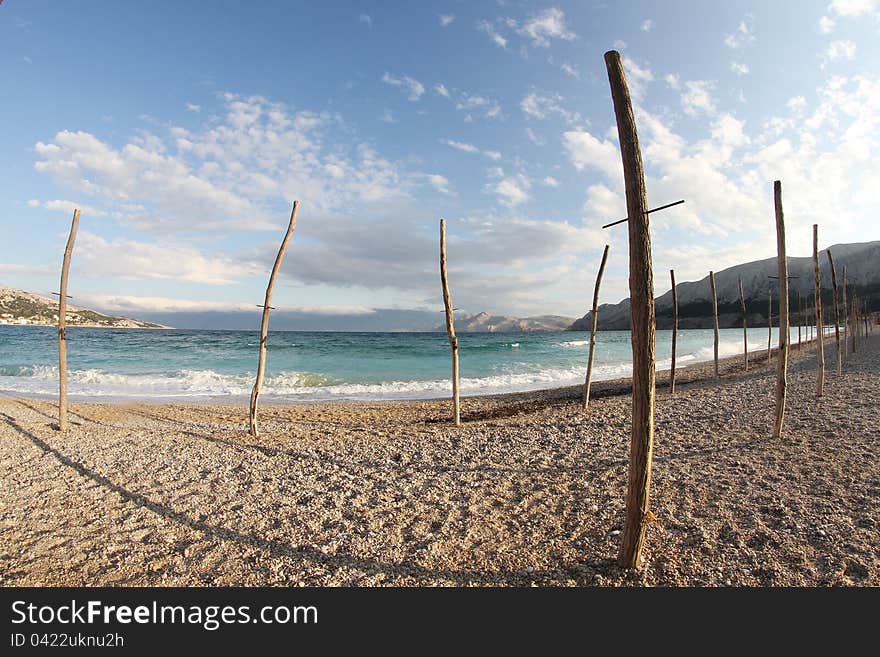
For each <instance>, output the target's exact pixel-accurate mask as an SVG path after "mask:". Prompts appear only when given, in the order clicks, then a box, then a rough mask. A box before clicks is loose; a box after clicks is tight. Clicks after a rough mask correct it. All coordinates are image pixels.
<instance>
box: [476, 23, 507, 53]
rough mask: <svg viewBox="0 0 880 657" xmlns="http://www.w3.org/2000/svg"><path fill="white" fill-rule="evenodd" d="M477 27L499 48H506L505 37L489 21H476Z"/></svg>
mask: <svg viewBox="0 0 880 657" xmlns="http://www.w3.org/2000/svg"><path fill="white" fill-rule="evenodd" d="M477 29H478V30H479V31H480V32H485V33H486V34H487V35H488V37H489V38H490V39H492V42H493V43H494V44H495V45H496V46H498V47H499V48H507V39H506V38H505V37H504V36H502V35H501V34H500V33H499V32H498V30H496V29H495V27H494V26H493V25H492V23H490V22H489V21H480V22H478V23H477Z"/></svg>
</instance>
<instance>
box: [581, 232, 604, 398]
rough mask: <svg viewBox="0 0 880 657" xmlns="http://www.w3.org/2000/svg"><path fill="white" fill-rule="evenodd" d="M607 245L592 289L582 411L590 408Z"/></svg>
mask: <svg viewBox="0 0 880 657" xmlns="http://www.w3.org/2000/svg"><path fill="white" fill-rule="evenodd" d="M608 248H609V247H608V245H607V244H606V245H605V250H604V251H603V252H602V264H601V265H599V274H598V275H597V276H596V287H595V288H594V289H593V325H592V327H591V328H590V355H589V358H588V359H587V379H586V381H585V382H584V410H587V408H589V406H590V382H591V381H592V378H593V354H594V352H595V350H596V328H597V324H598V320H599V286H600V285H601V284H602V274H603V273H604V271H605V263H606V262H607V260H608Z"/></svg>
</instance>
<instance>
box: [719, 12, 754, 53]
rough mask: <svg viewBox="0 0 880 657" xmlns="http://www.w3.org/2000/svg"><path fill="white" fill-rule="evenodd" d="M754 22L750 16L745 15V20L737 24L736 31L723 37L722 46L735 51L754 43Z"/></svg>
mask: <svg viewBox="0 0 880 657" xmlns="http://www.w3.org/2000/svg"><path fill="white" fill-rule="evenodd" d="M754 22H755V20H754V17H753V16H752V15H751V14H746V16H745V18H743V19H742V20H741V21H740V22H739V25H738V26H737V28H736V31H735V32H734V33H733V34H728V35H727V36H725V37H724V45H726V46H727V47H728V48H734V49H737V48H744V47H745V46H747V45H749V44H751V43H754V41H755V33H754Z"/></svg>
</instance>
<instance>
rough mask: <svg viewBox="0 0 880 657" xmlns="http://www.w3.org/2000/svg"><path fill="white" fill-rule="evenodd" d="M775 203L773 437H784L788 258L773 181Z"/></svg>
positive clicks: (779, 196) (779, 185) (778, 187)
mask: <svg viewBox="0 0 880 657" xmlns="http://www.w3.org/2000/svg"><path fill="white" fill-rule="evenodd" d="M773 204H774V206H775V209H776V252H777V255H776V259H777V267H778V269H779V354H778V358H777V361H776V422H775V424H774V425H773V437H774V438H781V437H782V424H783V420H784V419H785V393H786V388H787V385H788V380H787V376H788V342H789V335H788V334H789V330H788V259H787V258H786V255H785V217H784V216H783V213H782V183H781V182H780V181H778V180H776V181H774V183H773Z"/></svg>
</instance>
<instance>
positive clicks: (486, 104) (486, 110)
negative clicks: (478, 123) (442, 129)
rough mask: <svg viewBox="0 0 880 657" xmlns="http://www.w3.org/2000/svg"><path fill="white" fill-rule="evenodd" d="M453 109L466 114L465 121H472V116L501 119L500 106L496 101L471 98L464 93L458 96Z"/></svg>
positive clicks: (484, 97) (482, 97) (476, 97)
mask: <svg viewBox="0 0 880 657" xmlns="http://www.w3.org/2000/svg"><path fill="white" fill-rule="evenodd" d="M455 109H457V110H460V111H464V112H467V116H466V117H465V121H472V120H473V117H474V114H477V115H478V116H481V117H483V118H487V119H497V118H500V117H501V105H499V104H498V101H497V100H495V99H494V98H488V97H487V96H472V95H470V94H468V93H465V92H462V93H461V94H459V96H458V100H457V101H456V103H455Z"/></svg>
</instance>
